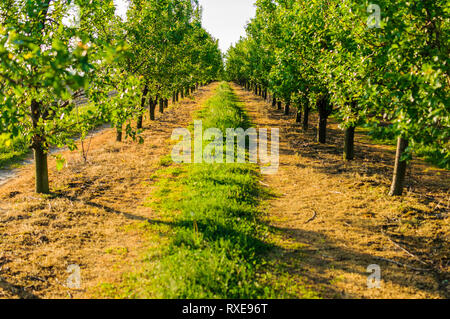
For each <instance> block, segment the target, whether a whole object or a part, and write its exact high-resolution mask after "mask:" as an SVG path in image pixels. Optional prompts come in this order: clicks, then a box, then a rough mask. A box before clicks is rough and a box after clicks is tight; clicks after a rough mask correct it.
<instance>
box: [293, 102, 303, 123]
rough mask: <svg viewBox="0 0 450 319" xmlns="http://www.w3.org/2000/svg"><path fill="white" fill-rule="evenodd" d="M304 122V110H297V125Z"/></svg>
mask: <svg viewBox="0 0 450 319" xmlns="http://www.w3.org/2000/svg"><path fill="white" fill-rule="evenodd" d="M301 121H302V109H301V108H300V106H299V108H298V109H297V117H296V118H295V123H300V122H301Z"/></svg>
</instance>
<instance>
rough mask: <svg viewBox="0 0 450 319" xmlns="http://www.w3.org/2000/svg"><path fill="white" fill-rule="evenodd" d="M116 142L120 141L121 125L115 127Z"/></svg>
mask: <svg viewBox="0 0 450 319" xmlns="http://www.w3.org/2000/svg"><path fill="white" fill-rule="evenodd" d="M116 142H122V126H120V127H118V128H116Z"/></svg>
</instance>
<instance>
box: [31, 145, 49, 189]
mask: <svg viewBox="0 0 450 319" xmlns="http://www.w3.org/2000/svg"><path fill="white" fill-rule="evenodd" d="M34 163H35V165H36V176H35V180H36V185H35V186H36V193H38V194H48V193H50V187H49V183H48V164H47V153H46V152H45V151H44V150H43V148H42V147H35V148H34Z"/></svg>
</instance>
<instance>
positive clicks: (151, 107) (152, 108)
mask: <svg viewBox="0 0 450 319" xmlns="http://www.w3.org/2000/svg"><path fill="white" fill-rule="evenodd" d="M157 103H158V98H157V97H156V98H155V100H153V99H152V98H150V101H149V115H150V120H151V121H154V120H155V109H156V104H157Z"/></svg>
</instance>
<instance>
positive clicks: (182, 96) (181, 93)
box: [180, 89, 184, 99]
mask: <svg viewBox="0 0 450 319" xmlns="http://www.w3.org/2000/svg"><path fill="white" fill-rule="evenodd" d="M180 95H181V98H182V99H184V90H183V89H181V90H180Z"/></svg>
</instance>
